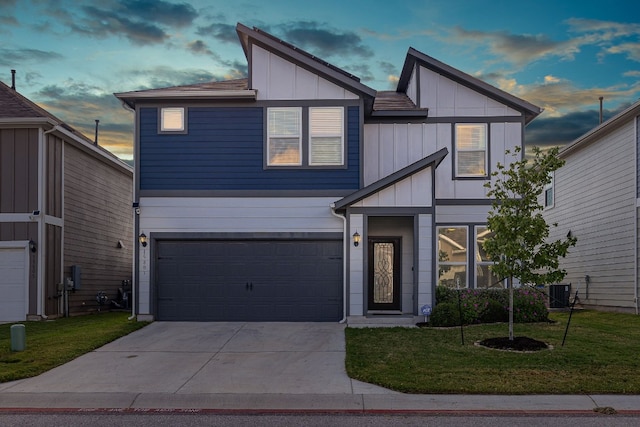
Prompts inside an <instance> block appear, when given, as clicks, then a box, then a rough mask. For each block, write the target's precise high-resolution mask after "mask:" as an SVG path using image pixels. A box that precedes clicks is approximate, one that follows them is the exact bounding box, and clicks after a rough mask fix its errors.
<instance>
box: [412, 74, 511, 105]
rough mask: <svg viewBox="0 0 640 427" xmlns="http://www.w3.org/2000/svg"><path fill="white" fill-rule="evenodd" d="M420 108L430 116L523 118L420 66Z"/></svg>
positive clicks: (497, 103) (491, 100)
mask: <svg viewBox="0 0 640 427" xmlns="http://www.w3.org/2000/svg"><path fill="white" fill-rule="evenodd" d="M419 72H420V86H421V87H420V103H421V105H420V107H422V108H429V116H430V117H454V116H458V117H473V116H520V115H521V113H519V112H518V111H515V110H513V109H512V108H510V107H508V106H506V105H504V104H501V103H500V102H498V101H496V100H494V99H491V98H489V97H487V96H485V95H481V94H480V93H478V92H476V91H474V90H472V89H470V88H468V87H466V86H464V85H461V84H459V83H456V82H454V81H453V80H450V79H448V78H446V77H444V76H442V75H440V74H437V73H436V72H434V71H431V70H428V69H426V68H424V67H420V71H419Z"/></svg>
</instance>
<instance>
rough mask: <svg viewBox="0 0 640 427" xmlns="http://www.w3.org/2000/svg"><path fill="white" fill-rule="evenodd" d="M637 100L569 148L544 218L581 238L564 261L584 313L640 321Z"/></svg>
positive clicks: (557, 233) (557, 234)
mask: <svg viewBox="0 0 640 427" xmlns="http://www.w3.org/2000/svg"><path fill="white" fill-rule="evenodd" d="M639 129H640V101H637V102H635V103H634V104H632V105H631V106H630V107H628V108H627V109H625V110H624V111H621V112H620V113H619V114H617V115H615V116H614V117H612V118H610V119H609V120H607V121H605V122H603V123H601V124H600V125H599V126H597V127H595V128H593V129H592V130H591V131H589V132H587V133H585V134H584V135H582V136H581V137H579V138H577V139H576V140H575V141H573V142H571V143H570V144H568V145H567V146H566V147H564V148H563V149H562V150H560V153H559V154H558V155H559V157H560V158H561V159H563V160H565V165H564V166H562V167H561V168H560V169H558V170H557V171H555V172H554V176H553V182H552V183H550V184H549V185H548V186H547V188H546V189H545V195H544V198H543V205H544V207H545V209H544V211H543V215H544V217H545V219H546V220H547V222H549V223H552V222H557V223H560V224H562V228H556V229H553V228H552V229H551V230H550V238H551V239H554V240H555V239H559V238H562V237H563V234H566V232H567V230H571V233H572V234H573V235H574V236H575V237H576V238H577V239H578V241H577V243H576V246H575V247H574V248H572V249H571V251H569V254H567V256H566V257H565V258H563V259H561V260H560V267H561V268H563V269H565V270H566V271H567V276H566V277H565V282H566V283H571V285H572V295H571V296H572V297H573V295H574V293H575V292H576V291H577V292H578V301H579V302H580V304H582V306H583V307H588V308H596V309H602V310H610V311H623V312H630V313H636V314H638V292H639V291H640V280H639V279H638V274H639V271H638V268H639V267H638V256H639V252H638V250H639V248H640V240H639V237H638V236H639V234H638V230H639V227H640V221H639V220H638V218H639V217H640V190H639V189H640V185H639V183H640V159H639V157H638V152H639V150H638V146H639V145H640V130H639Z"/></svg>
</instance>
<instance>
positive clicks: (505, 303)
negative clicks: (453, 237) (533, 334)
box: [429, 286, 549, 326]
mask: <svg viewBox="0 0 640 427" xmlns="http://www.w3.org/2000/svg"><path fill="white" fill-rule="evenodd" d="M436 302H437V305H436V306H435V308H434V309H433V313H432V314H431V317H430V319H429V323H430V325H431V326H456V325H460V312H462V323H463V324H465V325H471V324H478V323H494V322H506V321H508V316H509V291H508V290H507V289H459V290H458V289H451V288H447V287H445V286H438V287H437V288H436ZM513 320H514V322H516V323H530V322H547V321H548V320H549V310H548V309H547V306H546V298H545V295H544V293H543V292H542V291H540V290H538V289H535V288H532V287H530V286H523V287H521V288H517V289H514V290H513Z"/></svg>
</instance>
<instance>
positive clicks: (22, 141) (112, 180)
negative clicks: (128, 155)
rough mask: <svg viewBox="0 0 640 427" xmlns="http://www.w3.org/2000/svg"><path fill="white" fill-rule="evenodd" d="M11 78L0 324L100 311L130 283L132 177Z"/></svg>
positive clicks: (1, 108)
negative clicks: (123, 286)
mask: <svg viewBox="0 0 640 427" xmlns="http://www.w3.org/2000/svg"><path fill="white" fill-rule="evenodd" d="M12 80H13V82H12V85H11V86H8V85H6V84H4V83H2V82H0V322H17V321H24V320H25V319H32V320H35V319H46V318H49V317H59V316H63V315H75V314H83V313H88V312H95V311H97V310H99V309H107V308H109V301H110V300H111V299H116V300H117V299H118V293H119V288H121V287H122V281H123V280H131V277H132V262H131V260H132V258H133V247H132V244H131V240H132V239H133V213H132V211H131V199H132V193H133V185H132V184H133V169H132V168H131V166H129V165H127V164H126V163H124V162H123V161H121V160H120V159H118V158H117V157H115V156H114V155H113V154H111V153H110V152H108V151H107V150H105V149H104V148H102V147H100V146H99V145H97V144H96V141H95V140H94V141H91V140H90V139H88V138H86V137H85V136H84V135H82V134H81V133H80V132H77V131H76V130H74V129H73V128H72V127H71V126H69V125H68V124H66V123H65V122H63V121H62V120H60V119H59V118H57V117H55V116H54V115H53V114H51V113H49V112H48V111H46V110H45V109H43V108H41V107H40V106H38V105H37V104H35V103H34V102H32V101H31V100H29V99H27V98H26V97H24V96H22V95H21V94H20V93H19V92H18V91H17V90H16V85H15V77H14V78H13V79H12ZM100 293H103V294H104V297H105V298H103V299H101V300H100V301H99V300H98V299H97V297H98V294H100ZM101 302H102V303H103V305H101V304H100V303H101Z"/></svg>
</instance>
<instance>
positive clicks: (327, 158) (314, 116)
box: [309, 107, 344, 165]
mask: <svg viewBox="0 0 640 427" xmlns="http://www.w3.org/2000/svg"><path fill="white" fill-rule="evenodd" d="M343 116H344V113H343V110H342V108H340V107H331V108H324V107H323V108H309V164H310V165H342V164H343V163H344V162H343V160H342V157H343V153H344V145H343V139H344V126H343V124H342V121H343Z"/></svg>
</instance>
